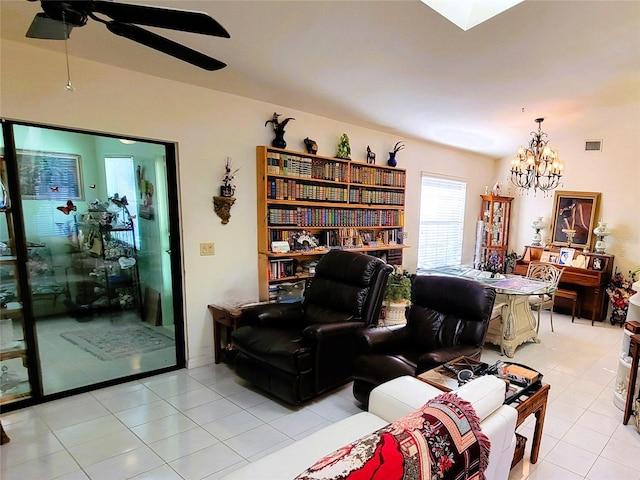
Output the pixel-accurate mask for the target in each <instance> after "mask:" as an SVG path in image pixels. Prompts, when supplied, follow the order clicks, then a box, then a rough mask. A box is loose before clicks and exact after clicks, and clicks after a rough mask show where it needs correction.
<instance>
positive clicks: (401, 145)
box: [387, 142, 405, 167]
mask: <svg viewBox="0 0 640 480" xmlns="http://www.w3.org/2000/svg"><path fill="white" fill-rule="evenodd" d="M404 147H405V144H404V143H402V142H398V143H396V144H395V146H394V147H393V152H389V160H387V165H389V166H390V167H395V166H396V165H398V160H396V154H397V153H398V152H399V151H400V150H402V149H403V148H404Z"/></svg>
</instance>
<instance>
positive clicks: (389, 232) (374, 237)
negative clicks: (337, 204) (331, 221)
mask: <svg viewBox="0 0 640 480" xmlns="http://www.w3.org/2000/svg"><path fill="white" fill-rule="evenodd" d="M301 234H302V235H310V234H309V232H306V231H304V230H280V229H273V230H270V231H269V245H271V251H272V252H276V251H279V252H282V250H281V249H278V250H276V249H275V247H274V242H275V246H278V245H277V243H278V242H287V243H288V244H289V248H288V249H287V250H286V251H285V253H286V252H289V251H296V250H303V249H304V247H303V246H302V244H300V243H299V242H297V241H296V240H297V239H298V238H300V235H301ZM312 235H313V237H312V238H313V239H314V241H317V243H318V246H320V247H326V248H328V249H333V248H362V247H365V246H376V245H378V246H383V245H401V244H402V239H403V235H402V229H401V228H390V229H386V230H379V231H376V232H374V231H372V230H368V229H357V228H338V229H335V230H324V231H321V232H318V233H315V234H312Z"/></svg>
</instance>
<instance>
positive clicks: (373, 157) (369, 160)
mask: <svg viewBox="0 0 640 480" xmlns="http://www.w3.org/2000/svg"><path fill="white" fill-rule="evenodd" d="M367 163H369V164H371V165H375V163H376V154H375V152H372V151H371V148H370V147H369V145H367Z"/></svg>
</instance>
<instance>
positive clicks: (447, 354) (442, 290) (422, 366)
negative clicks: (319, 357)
mask: <svg viewBox="0 0 640 480" xmlns="http://www.w3.org/2000/svg"><path fill="white" fill-rule="evenodd" d="M495 296H496V292H495V290H494V289H493V288H491V287H487V286H485V285H482V284H481V283H479V282H475V281H473V280H469V279H466V278H458V277H447V276H436V275H428V276H416V277H415V279H414V281H413V284H412V287H411V307H410V308H409V312H408V315H407V323H406V325H394V326H391V327H380V328H370V329H363V330H361V331H359V332H358V333H359V336H360V338H361V341H362V343H361V348H362V349H363V351H364V352H365V353H362V354H361V355H358V357H357V358H356V360H355V362H354V371H353V380H354V382H353V395H354V396H355V397H356V399H358V400H359V401H360V402H362V403H363V404H364V405H367V403H368V401H369V393H370V392H371V390H373V389H374V388H375V387H376V386H378V385H380V384H381V383H384V382H386V381H388V380H391V379H393V378H396V377H400V376H402V375H413V376H415V375H418V374H420V373H422V372H424V371H426V370H430V369H432V368H435V367H437V366H438V365H441V364H443V363H446V362H448V361H449V360H452V359H454V358H456V357H459V356H462V355H464V356H468V357H472V358H476V359H479V358H480V354H481V352H482V345H483V343H484V338H485V335H486V333H487V327H488V325H489V320H490V318H491V311H492V309H493V303H494V301H495Z"/></svg>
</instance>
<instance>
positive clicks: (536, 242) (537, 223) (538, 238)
mask: <svg viewBox="0 0 640 480" xmlns="http://www.w3.org/2000/svg"><path fill="white" fill-rule="evenodd" d="M531 228H533V231H534V232H535V233H534V234H533V238H532V239H531V245H532V246H534V247H541V246H542V235H540V230H542V229H544V222H543V221H542V217H536V219H535V220H534V221H533V223H532V224H531Z"/></svg>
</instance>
